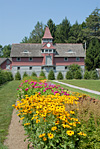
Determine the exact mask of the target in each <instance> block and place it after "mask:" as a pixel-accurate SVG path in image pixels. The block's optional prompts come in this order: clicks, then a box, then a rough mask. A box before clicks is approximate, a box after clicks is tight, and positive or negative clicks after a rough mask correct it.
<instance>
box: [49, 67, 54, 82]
mask: <svg viewBox="0 0 100 149" xmlns="http://www.w3.org/2000/svg"><path fill="white" fill-rule="evenodd" d="M48 80H55V75H54V72H53V70H52V69H51V70H50V71H49V74H48Z"/></svg>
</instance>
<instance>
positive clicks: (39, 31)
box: [28, 21, 44, 43]
mask: <svg viewBox="0 0 100 149" xmlns="http://www.w3.org/2000/svg"><path fill="white" fill-rule="evenodd" d="M43 33H44V25H43V23H42V22H39V21H38V22H37V24H36V25H35V29H34V30H33V31H32V32H31V33H30V37H29V40H28V42H30V43H40V42H41V38H42V36H43Z"/></svg>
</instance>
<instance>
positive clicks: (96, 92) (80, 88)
mask: <svg viewBox="0 0 100 149" xmlns="http://www.w3.org/2000/svg"><path fill="white" fill-rule="evenodd" d="M53 81H54V82H57V83H60V84H63V85H66V86H69V87H72V88H77V89H79V90H82V91H86V92H89V93H93V94H97V95H100V92H98V91H93V90H90V89H86V88H82V87H78V86H74V85H70V84H67V83H63V82H59V81H56V80H53Z"/></svg>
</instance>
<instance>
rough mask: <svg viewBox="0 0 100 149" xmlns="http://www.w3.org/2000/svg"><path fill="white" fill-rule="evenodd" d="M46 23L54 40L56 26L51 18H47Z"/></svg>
mask: <svg viewBox="0 0 100 149" xmlns="http://www.w3.org/2000/svg"><path fill="white" fill-rule="evenodd" d="M47 25H48V27H49V29H50V32H51V35H52V37H53V39H54V41H55V32H56V26H55V24H54V23H53V21H52V19H49V20H48V22H47Z"/></svg>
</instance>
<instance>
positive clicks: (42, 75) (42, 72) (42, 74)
mask: <svg viewBox="0 0 100 149" xmlns="http://www.w3.org/2000/svg"><path fill="white" fill-rule="evenodd" d="M39 76H40V77H43V78H46V76H45V73H44V71H43V70H41V72H40V75H39Z"/></svg>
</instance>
